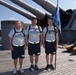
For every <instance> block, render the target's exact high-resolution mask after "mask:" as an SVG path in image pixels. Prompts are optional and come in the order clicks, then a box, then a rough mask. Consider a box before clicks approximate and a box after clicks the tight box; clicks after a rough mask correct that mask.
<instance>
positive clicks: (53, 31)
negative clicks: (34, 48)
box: [43, 18, 58, 70]
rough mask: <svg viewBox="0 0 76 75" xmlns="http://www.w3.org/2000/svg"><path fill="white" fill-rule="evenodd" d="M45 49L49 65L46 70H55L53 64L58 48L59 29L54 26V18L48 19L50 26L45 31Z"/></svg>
mask: <svg viewBox="0 0 76 75" xmlns="http://www.w3.org/2000/svg"><path fill="white" fill-rule="evenodd" d="M43 47H44V48H45V53H46V63H47V66H46V68H45V69H46V70H48V69H52V70H54V67H53V65H52V62H53V55H54V54H55V52H56V50H57V47H58V31H57V28H56V27H55V26H53V22H52V18H48V26H47V27H45V28H44V29H43ZM49 57H50V58H49ZM49 59H50V60H49Z"/></svg>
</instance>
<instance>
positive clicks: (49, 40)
mask: <svg viewBox="0 0 76 75" xmlns="http://www.w3.org/2000/svg"><path fill="white" fill-rule="evenodd" d="M46 41H47V42H55V40H46Z"/></svg>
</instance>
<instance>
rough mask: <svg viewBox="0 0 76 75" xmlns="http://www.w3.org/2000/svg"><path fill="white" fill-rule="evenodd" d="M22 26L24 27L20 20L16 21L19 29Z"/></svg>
mask: <svg viewBox="0 0 76 75" xmlns="http://www.w3.org/2000/svg"><path fill="white" fill-rule="evenodd" d="M21 27H22V25H21V22H20V21H17V22H16V28H17V29H20V28H21Z"/></svg>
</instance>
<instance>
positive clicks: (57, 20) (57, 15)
mask: <svg viewBox="0 0 76 75" xmlns="http://www.w3.org/2000/svg"><path fill="white" fill-rule="evenodd" d="M52 20H53V22H54V24H55V25H56V27H57V28H58V29H59V31H60V33H61V23H60V12H59V7H58V4H57V7H56V9H55V13H54V16H53V19H52Z"/></svg>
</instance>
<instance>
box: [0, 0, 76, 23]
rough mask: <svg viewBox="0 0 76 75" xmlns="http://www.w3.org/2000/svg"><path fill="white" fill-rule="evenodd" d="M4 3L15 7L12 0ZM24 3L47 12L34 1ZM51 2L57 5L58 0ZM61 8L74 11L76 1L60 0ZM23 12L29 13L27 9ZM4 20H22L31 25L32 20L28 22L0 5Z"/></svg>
mask: <svg viewBox="0 0 76 75" xmlns="http://www.w3.org/2000/svg"><path fill="white" fill-rule="evenodd" d="M4 1H6V2H8V3H10V4H12V5H15V4H14V3H12V2H11V1H10V0H4ZM24 1H25V2H26V3H28V4H30V5H32V6H34V7H36V8H38V9H40V10H42V11H43V12H47V11H45V10H44V9H43V8H42V7H40V6H39V5H38V4H36V3H35V2H33V1H32V0H24ZM50 1H51V2H53V3H54V4H56V2H57V0H50ZM15 6H17V5H15ZM17 7H19V6H17ZM59 7H61V8H62V9H63V10H67V9H73V10H74V9H76V0H59ZM19 8H20V7H19ZM20 9H22V8H20ZM22 10H24V11H25V12H28V11H26V10H25V9H22ZM50 10H51V9H50ZM2 20H21V21H23V22H25V23H30V20H28V19H27V18H25V17H24V16H22V15H20V14H18V13H16V12H14V11H12V10H10V9H8V8H7V7H5V6H2V5H0V21H2Z"/></svg>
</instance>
